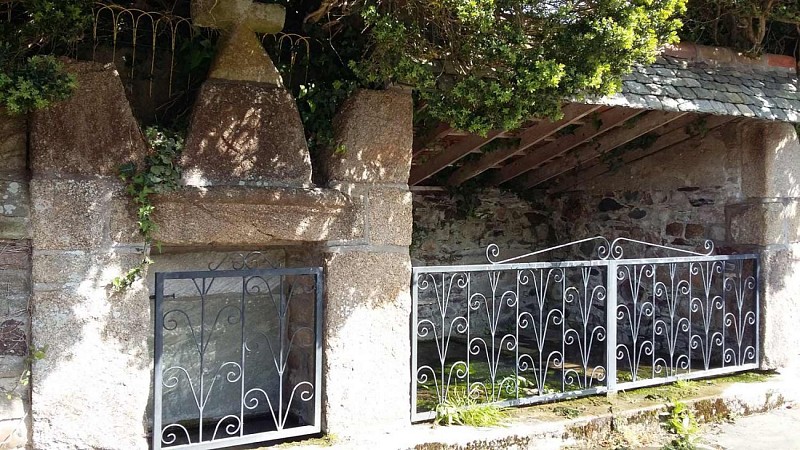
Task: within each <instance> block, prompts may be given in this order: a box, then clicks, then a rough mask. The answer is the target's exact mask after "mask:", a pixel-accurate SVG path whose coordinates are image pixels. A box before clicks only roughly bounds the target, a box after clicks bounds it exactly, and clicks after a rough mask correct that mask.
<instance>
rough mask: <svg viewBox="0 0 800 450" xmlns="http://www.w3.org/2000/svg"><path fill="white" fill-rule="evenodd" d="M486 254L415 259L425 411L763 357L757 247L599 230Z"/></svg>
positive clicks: (419, 382)
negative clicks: (670, 241) (583, 253)
mask: <svg viewBox="0 0 800 450" xmlns="http://www.w3.org/2000/svg"><path fill="white" fill-rule="evenodd" d="M586 244H594V252H593V255H594V256H593V257H591V258H589V259H585V260H575V261H572V260H559V261H535V259H537V258H541V257H543V256H545V255H548V254H553V253H559V252H562V251H564V250H566V249H567V248H569V247H574V246H580V245H584V246H585V245H586ZM646 254H650V255H651V256H650V257H636V256H637V255H646ZM652 255H655V256H652ZM486 258H487V261H488V263H489V264H487V265H475V266H463V265H462V266H437V267H415V268H414V283H413V292H412V297H413V308H414V318H415V323H414V327H415V333H414V339H415V345H414V346H413V348H414V349H415V353H414V354H413V355H412V361H413V362H414V369H413V370H414V373H413V375H414V388H413V389H414V392H415V393H416V396H415V399H414V402H413V409H412V414H413V417H414V418H415V420H422V419H427V418H431V417H433V414H434V412H433V411H434V410H435V408H436V405H438V404H441V403H444V402H447V401H448V400H449V398H450V397H451V396H453V395H461V396H464V395H466V396H467V397H468V398H470V399H471V401H475V402H482V403H494V404H499V405H519V404H528V403H535V402H540V401H549V400H554V399H559V398H571V397H575V396H579V395H589V394H593V393H598V392H604V391H605V390H608V389H623V388H630V387H636V386H645V385H653V384H659V383H667V382H670V381H674V380H675V379H680V378H694V377H700V376H704V375H710V374H719V373H727V372H734V371H739V370H744V369H751V368H754V367H756V363H757V360H758V329H757V327H758V286H757V284H758V280H757V276H756V273H757V264H758V261H757V256H756V255H719V256H718V255H714V245H713V243H712V242H711V241H706V242H704V243H703V244H702V245H701V249H700V250H699V251H691V250H686V249H682V248H672V247H668V246H664V245H658V244H649V243H645V242H642V241H637V240H633V239H628V238H617V239H614V240H609V239H606V238H604V237H592V238H587V239H583V240H579V241H575V242H571V243H568V244H563V245H558V246H555V247H550V248H547V249H543V250H537V251H533V252H527V253H524V254H522V255H520V256H514V257H510V258H501V257H500V249H499V247H498V246H497V245H495V244H490V245H489V246H488V247H487V248H486ZM562 259H563V258H562ZM531 260H534V261H531ZM612 288H613V290H612ZM609 320H612V321H613V323H609ZM609 325H613V326H614V327H613V329H614V330H615V331H614V332H613V333H609V329H610V328H609ZM609 369H610V370H609Z"/></svg>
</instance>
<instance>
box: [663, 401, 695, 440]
mask: <svg viewBox="0 0 800 450" xmlns="http://www.w3.org/2000/svg"><path fill="white" fill-rule="evenodd" d="M665 426H666V428H667V430H668V431H669V432H670V433H672V434H673V435H675V438H674V439H672V441H671V442H670V443H669V444H667V445H665V446H664V447H663V449H662V450H693V449H694V448H695V441H696V440H697V434H698V433H699V431H700V425H698V423H697V419H696V418H695V416H694V413H693V412H692V410H691V409H690V408H689V407H688V406H687V405H686V404H685V403H682V402H678V401H676V402H674V403H673V404H672V408H671V409H670V414H669V418H667V423H666V424H665Z"/></svg>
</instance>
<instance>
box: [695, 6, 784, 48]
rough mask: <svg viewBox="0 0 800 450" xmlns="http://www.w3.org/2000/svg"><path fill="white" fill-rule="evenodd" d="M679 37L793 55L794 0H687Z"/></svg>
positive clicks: (701, 42)
mask: <svg viewBox="0 0 800 450" xmlns="http://www.w3.org/2000/svg"><path fill="white" fill-rule="evenodd" d="M685 17H686V19H685V22H686V26H685V27H684V28H683V30H682V31H681V38H682V39H683V40H686V41H691V42H697V43H700V44H707V45H722V46H726V47H733V48H736V49H739V50H742V51H744V52H748V53H751V54H753V55H758V54H760V53H761V52H769V53H779V54H786V55H794V54H795V53H796V51H797V46H798V45H800V28H798V25H800V2H797V1H796V0H774V1H768V2H767V1H761V0H689V2H688V11H687V13H686V16H685Z"/></svg>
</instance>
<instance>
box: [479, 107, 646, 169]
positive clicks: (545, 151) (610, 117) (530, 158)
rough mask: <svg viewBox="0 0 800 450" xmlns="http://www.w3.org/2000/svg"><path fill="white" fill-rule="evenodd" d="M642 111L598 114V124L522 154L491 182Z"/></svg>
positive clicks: (582, 127) (581, 141)
mask: <svg viewBox="0 0 800 450" xmlns="http://www.w3.org/2000/svg"><path fill="white" fill-rule="evenodd" d="M642 112H644V111H643V110H640V109H630V108H614V109H610V110H608V111H606V112H604V113H603V114H601V115H600V118H599V120H600V122H599V125H597V124H594V123H589V124H586V125H583V126H581V127H580V128H578V129H577V130H575V132H574V133H573V134H571V135H568V136H564V137H562V138H561V139H557V140H555V141H553V142H551V143H549V144H547V145H545V146H544V147H542V148H539V149H537V150H536V151H535V152H532V153H530V154H528V155H527V156H523V157H522V158H520V159H518V160H516V161H514V162H512V163H511V164H508V165H506V166H505V167H503V168H502V169H500V171H499V173H498V174H497V175H495V176H494V178H493V179H492V184H494V185H498V184H502V183H505V182H507V181H509V180H511V179H513V178H516V177H518V176H520V175H523V174H524V173H526V172H528V171H529V170H532V169H534V168H536V167H537V166H539V165H541V164H543V163H544V162H546V161H549V160H550V159H553V158H555V157H557V156H559V155H562V154H564V153H566V152H568V151H570V150H572V149H573V148H575V147H577V146H579V145H581V144H583V143H584V142H587V141H589V140H591V139H593V138H595V137H597V136H599V135H601V134H603V133H605V132H606V131H608V130H610V129H612V128H614V127H616V126H617V125H619V124H621V123H623V122H625V121H627V120H629V119H631V118H633V117H635V116H637V115H639V114H641V113H642Z"/></svg>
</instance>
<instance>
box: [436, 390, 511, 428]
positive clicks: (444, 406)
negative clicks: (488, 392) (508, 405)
mask: <svg viewBox="0 0 800 450" xmlns="http://www.w3.org/2000/svg"><path fill="white" fill-rule="evenodd" d="M505 418H506V413H505V411H503V410H502V409H501V408H499V407H498V406H496V405H491V404H486V403H478V402H477V400H475V399H474V398H472V396H470V395H469V393H465V392H461V391H459V390H452V391H450V392H449V393H448V397H447V400H445V401H444V402H442V403H439V404H438V405H437V406H436V418H435V419H434V423H436V424H437V425H448V426H449V425H464V426H470V427H491V426H497V425H500V424H501V423H502V422H503V420H504V419H505Z"/></svg>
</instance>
